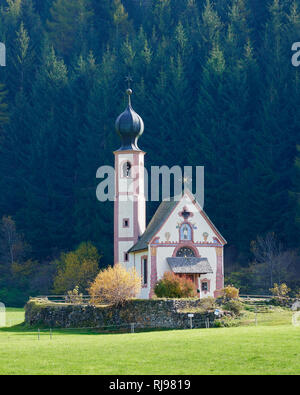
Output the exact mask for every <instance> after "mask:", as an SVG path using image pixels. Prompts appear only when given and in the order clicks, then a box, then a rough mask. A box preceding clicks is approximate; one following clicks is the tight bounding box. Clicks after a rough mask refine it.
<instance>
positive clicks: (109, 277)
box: [89, 264, 142, 305]
mask: <svg viewBox="0 0 300 395" xmlns="http://www.w3.org/2000/svg"><path fill="white" fill-rule="evenodd" d="M141 283H142V280H141V277H140V276H139V275H138V274H137V272H136V270H135V269H131V270H129V271H128V270H126V269H125V268H124V267H123V266H122V265H121V264H116V265H114V266H113V267H108V268H107V269H105V270H102V271H101V272H100V273H99V274H98V276H97V277H96V279H95V281H94V282H93V283H92V285H91V287H90V288H89V294H90V296H91V302H92V303H93V304H98V303H108V304H113V305H120V304H124V303H125V302H126V301H127V300H129V299H133V298H135V297H136V296H137V295H138V294H139V293H140V291H141Z"/></svg>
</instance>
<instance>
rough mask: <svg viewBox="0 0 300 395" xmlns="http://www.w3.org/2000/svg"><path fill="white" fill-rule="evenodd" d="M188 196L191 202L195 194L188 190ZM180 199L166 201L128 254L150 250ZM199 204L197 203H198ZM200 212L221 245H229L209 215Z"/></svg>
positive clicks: (202, 211)
mask: <svg viewBox="0 0 300 395" xmlns="http://www.w3.org/2000/svg"><path fill="white" fill-rule="evenodd" d="M187 194H188V195H189V197H190V199H191V200H194V199H195V198H194V196H193V194H192V193H191V192H190V191H189V190H188V191H187ZM179 202H180V199H178V196H177V198H172V199H171V200H170V201H166V200H164V201H163V202H162V203H161V204H160V206H159V207H158V209H157V211H156V213H155V214H154V216H153V217H152V220H151V221H150V223H149V225H148V226H147V229H146V231H145V232H144V233H143V235H142V236H141V237H140V239H139V240H138V241H137V243H136V244H135V245H134V246H133V247H131V248H130V250H129V251H128V252H137V251H143V250H147V249H148V244H149V243H150V241H151V240H152V238H153V237H154V236H155V235H156V233H157V232H158V231H159V229H160V228H161V226H162V225H163V224H164V223H165V222H166V220H167V219H168V217H169V215H170V214H171V213H172V211H173V210H174V208H175V207H176V206H177V204H179ZM196 204H197V202H196ZM198 209H199V211H201V214H202V216H203V217H204V218H205V220H206V221H207V222H208V223H209V224H210V226H211V227H212V229H213V230H214V231H215V233H216V234H217V236H218V237H219V238H220V239H221V243H223V245H225V244H227V242H226V240H225V239H224V237H223V236H222V235H221V233H220V232H219V231H218V229H217V228H216V227H215V226H214V224H213V223H212V222H211V220H210V219H209V217H208V216H207V214H206V213H205V211H204V210H203V209H201V207H198Z"/></svg>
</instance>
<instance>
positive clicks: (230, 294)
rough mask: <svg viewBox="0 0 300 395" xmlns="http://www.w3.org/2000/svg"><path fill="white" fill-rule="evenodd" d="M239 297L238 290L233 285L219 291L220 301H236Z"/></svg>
mask: <svg viewBox="0 0 300 395" xmlns="http://www.w3.org/2000/svg"><path fill="white" fill-rule="evenodd" d="M239 295H240V290H239V289H238V288H235V287H234V286H233V285H227V286H226V287H225V288H223V289H222V291H221V299H222V300H223V301H224V302H226V301H229V300H233V299H238V298H239Z"/></svg>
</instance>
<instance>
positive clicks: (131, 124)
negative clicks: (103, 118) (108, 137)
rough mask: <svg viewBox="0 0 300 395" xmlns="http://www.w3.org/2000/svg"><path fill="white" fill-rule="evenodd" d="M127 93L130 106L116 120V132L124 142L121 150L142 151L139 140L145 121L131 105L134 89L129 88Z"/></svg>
mask: <svg viewBox="0 0 300 395" xmlns="http://www.w3.org/2000/svg"><path fill="white" fill-rule="evenodd" d="M126 93H127V95H128V106H127V108H126V110H125V111H124V112H123V113H122V114H121V115H119V117H118V118H117V120H116V132H117V133H118V134H119V136H120V137H121V142H122V145H121V148H120V149H119V151H131V150H132V151H140V149H139V147H138V145H137V142H138V139H139V137H140V136H141V135H142V134H143V132H144V122H143V120H142V118H141V117H140V116H139V115H138V114H137V113H136V112H135V111H134V110H133V108H132V106H131V95H132V90H131V89H130V88H128V89H127V91H126Z"/></svg>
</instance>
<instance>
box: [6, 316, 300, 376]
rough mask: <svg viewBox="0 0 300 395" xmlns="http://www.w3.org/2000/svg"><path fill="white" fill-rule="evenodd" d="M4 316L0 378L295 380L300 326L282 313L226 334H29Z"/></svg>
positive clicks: (33, 331) (213, 331)
mask: <svg viewBox="0 0 300 395" xmlns="http://www.w3.org/2000/svg"><path fill="white" fill-rule="evenodd" d="M23 317H24V312H23V311H22V310H21V309H8V313H7V322H8V323H10V325H11V326H10V327H6V328H2V329H0V374H2V375H3V374H9V375H12V374H22V375H28V374H49V375H51V374H105V375H109V374H118V375H119V374H133V375H147V374H171V375H173V374H174V375H175V374H179V375H182V374H192V375H196V374H267V375H275V374H299V373H300V327H294V326H292V324H291V317H292V313H291V312H290V311H286V310H282V311H281V310H279V311H277V310H276V311H274V312H271V313H268V314H259V315H258V326H255V324H254V321H253V315H251V313H248V314H246V315H245V316H244V322H240V324H241V326H239V327H231V328H214V329H194V330H176V331H175V330H170V331H152V332H141V333H135V334H131V333H117V334H105V333H97V332H95V331H94V332H93V331H84V330H81V331H78V330H77V331H74V330H54V331H53V334H52V339H51V338H50V332H49V330H46V329H44V330H42V331H41V332H40V338H39V339H38V331H37V329H28V328H26V326H24V324H20V323H21V322H22V321H23Z"/></svg>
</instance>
